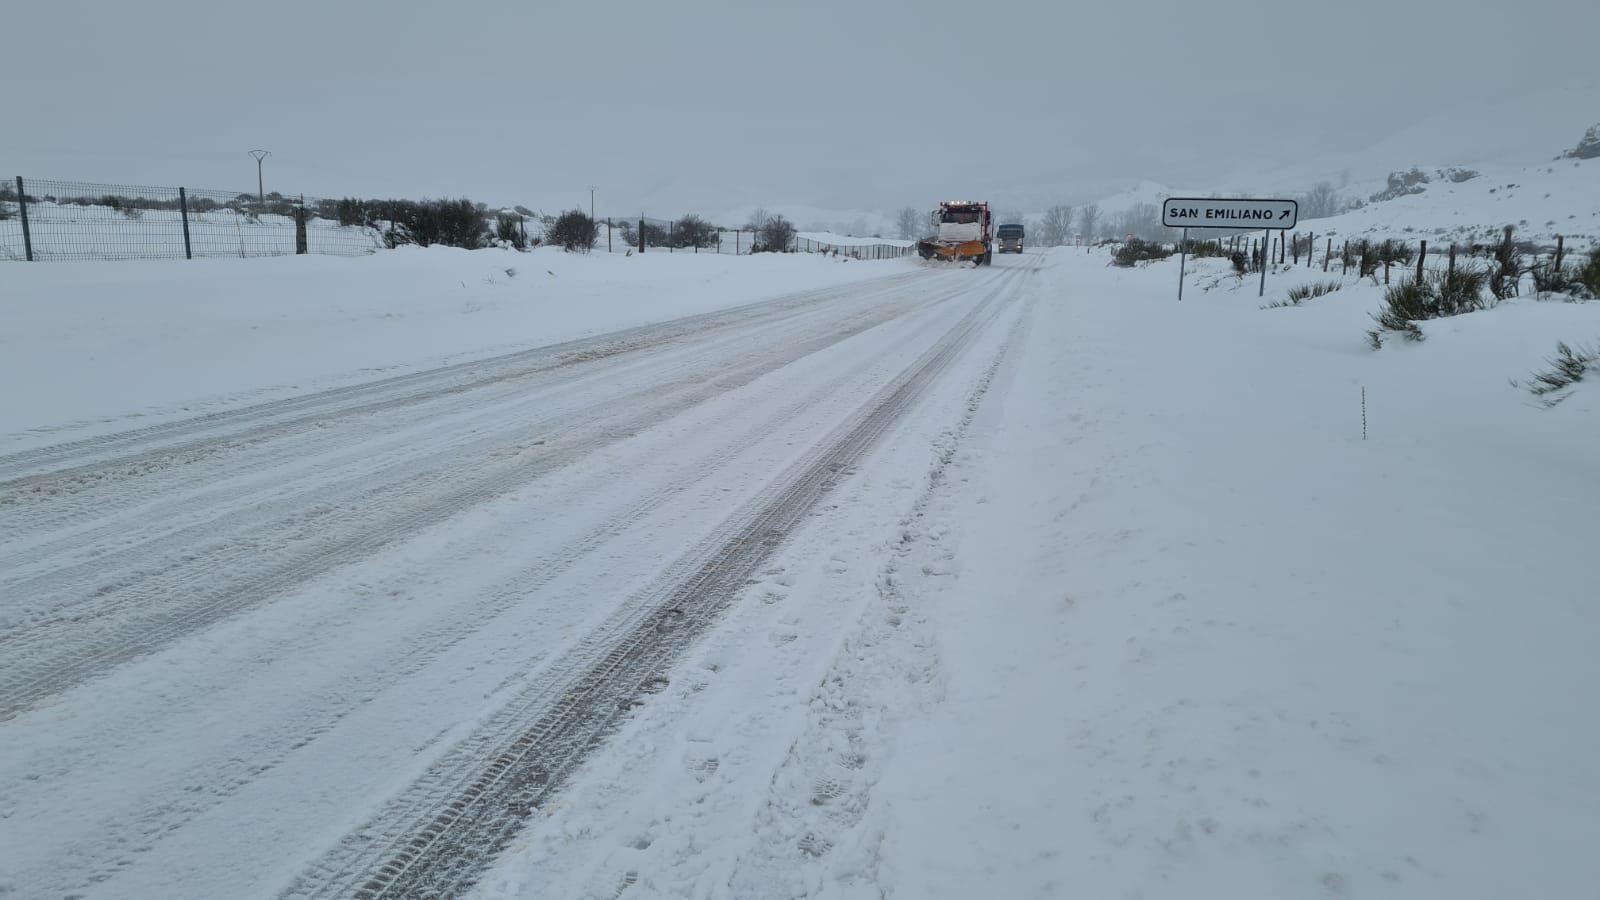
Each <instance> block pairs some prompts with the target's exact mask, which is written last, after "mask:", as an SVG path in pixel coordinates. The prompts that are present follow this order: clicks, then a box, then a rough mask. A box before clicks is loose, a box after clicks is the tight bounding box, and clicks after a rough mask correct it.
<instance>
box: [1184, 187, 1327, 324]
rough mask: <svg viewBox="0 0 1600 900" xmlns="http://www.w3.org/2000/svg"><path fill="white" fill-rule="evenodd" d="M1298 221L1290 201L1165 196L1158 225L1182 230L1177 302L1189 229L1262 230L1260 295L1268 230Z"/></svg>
mask: <svg viewBox="0 0 1600 900" xmlns="http://www.w3.org/2000/svg"><path fill="white" fill-rule="evenodd" d="M1299 218H1300V204H1299V203H1298V202H1296V201H1294V200H1252V199H1244V198H1235V199H1231V200H1230V199H1222V198H1217V197H1207V198H1201V197H1169V198H1168V199H1167V202H1166V203H1164V204H1162V206H1161V224H1162V225H1165V226H1166V227H1168V228H1182V229H1183V235H1184V246H1183V250H1184V251H1185V252H1184V253H1182V254H1180V256H1179V258H1178V299H1179V300H1180V301H1181V300H1183V274H1184V268H1185V266H1186V264H1187V263H1188V253H1187V251H1188V249H1189V248H1188V242H1189V240H1188V239H1189V229H1191V228H1226V229H1229V230H1232V231H1240V230H1248V229H1251V228H1263V229H1265V230H1266V236H1265V237H1264V238H1262V247H1261V293H1262V294H1263V295H1265V294H1266V292H1267V254H1268V253H1269V252H1270V251H1269V247H1268V245H1269V244H1270V243H1271V240H1272V230H1273V229H1275V228H1276V229H1278V230H1280V231H1283V230H1287V229H1290V228H1293V227H1294V226H1295V223H1296V222H1297V221H1298V220H1299Z"/></svg>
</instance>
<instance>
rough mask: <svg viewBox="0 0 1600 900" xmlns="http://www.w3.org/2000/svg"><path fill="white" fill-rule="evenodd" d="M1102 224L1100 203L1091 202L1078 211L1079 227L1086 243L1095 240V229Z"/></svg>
mask: <svg viewBox="0 0 1600 900" xmlns="http://www.w3.org/2000/svg"><path fill="white" fill-rule="evenodd" d="M1099 225H1100V204H1098V203H1091V204H1089V205H1088V206H1085V207H1084V208H1083V209H1081V210H1079V212H1078V229H1079V231H1080V232H1081V233H1082V234H1083V240H1084V243H1092V242H1093V241H1094V235H1095V229H1096V228H1098V227H1099Z"/></svg>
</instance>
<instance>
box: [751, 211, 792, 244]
mask: <svg viewBox="0 0 1600 900" xmlns="http://www.w3.org/2000/svg"><path fill="white" fill-rule="evenodd" d="M794 235H795V227H794V223H792V222H790V221H789V220H788V219H785V218H784V217H783V216H782V214H779V215H773V216H768V217H767V220H766V222H765V223H764V224H763V225H762V226H761V228H760V234H759V236H758V237H757V238H756V244H755V248H754V249H755V250H756V251H766V252H769V253H782V252H786V251H787V250H788V249H789V245H790V244H791V243H793V242H794Z"/></svg>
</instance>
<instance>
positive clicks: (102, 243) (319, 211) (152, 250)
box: [0, 177, 384, 261]
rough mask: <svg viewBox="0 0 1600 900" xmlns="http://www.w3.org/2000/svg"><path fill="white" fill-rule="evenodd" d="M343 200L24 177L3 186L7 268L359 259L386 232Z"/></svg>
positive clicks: (1, 224)
mask: <svg viewBox="0 0 1600 900" xmlns="http://www.w3.org/2000/svg"><path fill="white" fill-rule="evenodd" d="M336 206H337V202H336V201H329V200H322V199H316V198H299V197H296V198H288V197H284V196H282V195H281V194H267V195H265V196H258V195H256V194H243V193H235V192H231V191H211V190H189V189H186V188H176V187H148V186H137V185H123V184H101V183H94V182H82V181H58V180H50V179H35V178H21V177H18V178H16V179H14V180H12V181H10V182H7V183H5V184H0V260H33V261H38V260H89V259H98V260H123V259H191V258H196V257H227V256H236V257H253V256H285V255H289V254H294V253H319V254H330V255H337V256H359V255H362V254H366V253H371V252H373V251H374V250H377V249H379V248H381V247H382V246H384V242H383V237H382V234H381V232H379V231H378V230H377V229H376V228H372V227H367V226H365V225H341V224H339V221H340V220H339V217H338V216H337V215H336V213H335V208H336Z"/></svg>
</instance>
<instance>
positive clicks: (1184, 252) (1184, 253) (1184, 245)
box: [1178, 228, 1189, 303]
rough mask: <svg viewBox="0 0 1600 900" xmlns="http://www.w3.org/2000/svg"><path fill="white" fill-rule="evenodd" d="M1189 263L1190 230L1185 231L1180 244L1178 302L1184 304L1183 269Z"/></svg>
mask: <svg viewBox="0 0 1600 900" xmlns="http://www.w3.org/2000/svg"><path fill="white" fill-rule="evenodd" d="M1188 262H1189V229H1187V228H1185V229H1184V230H1183V240H1181V241H1180V242H1179V243H1178V302H1179V303H1182V302H1183V269H1184V266H1186V265H1187V264H1188Z"/></svg>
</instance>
